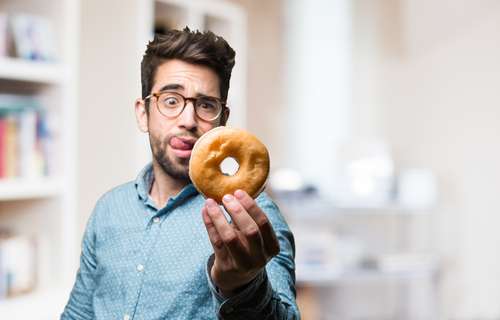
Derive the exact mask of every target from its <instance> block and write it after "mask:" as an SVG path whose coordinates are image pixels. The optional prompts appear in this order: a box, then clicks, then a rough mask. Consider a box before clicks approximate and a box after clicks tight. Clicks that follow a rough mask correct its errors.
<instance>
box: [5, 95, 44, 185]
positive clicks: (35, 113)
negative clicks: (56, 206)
mask: <svg viewBox="0 0 500 320" xmlns="http://www.w3.org/2000/svg"><path fill="white" fill-rule="evenodd" d="M0 120H1V122H0V178H17V177H21V178H28V179H30V178H36V177H40V176H45V175H48V174H49V173H50V172H49V170H48V167H49V156H50V154H49V149H50V148H49V146H50V145H52V141H51V140H52V136H51V133H50V131H49V129H48V128H47V123H46V122H47V116H46V113H45V112H44V109H43V108H42V107H41V106H40V104H39V102H38V101H37V99H36V98H34V97H30V96H17V95H7V94H0Z"/></svg>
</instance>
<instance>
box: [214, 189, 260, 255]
mask: <svg viewBox="0 0 500 320" xmlns="http://www.w3.org/2000/svg"><path fill="white" fill-rule="evenodd" d="M222 202H223V204H224V207H225V208H226V211H227V212H228V213H229V214H230V215H231V218H232V220H233V223H234V224H236V226H237V227H238V230H239V231H240V232H241V234H242V235H243V236H244V237H245V238H246V239H247V241H248V244H249V246H250V254H251V255H252V256H254V257H255V258H257V257H258V256H259V255H261V257H258V258H264V256H262V248H263V247H262V245H263V244H262V238H261V235H260V230H259V227H258V226H257V224H256V223H255V221H254V220H253V219H252V217H250V216H249V215H248V212H247V211H246V210H245V208H243V206H242V205H241V203H240V202H239V201H238V200H237V199H236V198H235V197H234V196H233V195H230V194H226V195H225V196H224V197H223V198H222Z"/></svg>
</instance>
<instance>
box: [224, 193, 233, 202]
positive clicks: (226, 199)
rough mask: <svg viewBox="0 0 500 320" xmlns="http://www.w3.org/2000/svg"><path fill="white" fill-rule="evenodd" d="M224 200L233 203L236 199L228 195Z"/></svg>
mask: <svg viewBox="0 0 500 320" xmlns="http://www.w3.org/2000/svg"><path fill="white" fill-rule="evenodd" d="M222 200H224V201H225V202H231V201H233V200H234V197H233V196H232V195H230V194H226V195H224V197H223V198H222Z"/></svg>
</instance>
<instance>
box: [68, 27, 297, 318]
mask: <svg viewBox="0 0 500 320" xmlns="http://www.w3.org/2000/svg"><path fill="white" fill-rule="evenodd" d="M234 57H235V52H234V50H233V49H232V48H231V47H230V46H229V45H228V44H227V42H226V41H225V40H224V39H223V38H221V37H218V36H216V35H214V34H213V33H211V32H205V33H200V32H192V31H190V30H189V29H188V28H186V29H184V30H183V31H178V30H172V31H168V32H167V33H166V34H165V35H163V36H156V37H155V39H154V40H153V41H152V42H150V43H149V44H148V47H147V49H146V53H145V55H144V57H143V60H142V64H141V82H142V99H137V100H136V102H135V113H136V117H137V122H138V126H139V128H140V129H141V130H142V131H143V132H147V133H148V134H149V140H150V145H151V150H152V153H153V161H152V163H151V164H149V165H147V166H146V167H145V168H144V169H143V170H142V172H141V173H140V174H139V176H138V177H137V179H136V180H135V181H132V182H128V183H126V184H123V185H121V186H118V187H116V188H114V189H112V190H111V191H109V192H107V193H106V194H104V195H103V196H102V197H101V198H100V199H99V200H98V202H97V204H96V207H95V209H94V211H93V213H92V215H91V217H90V219H89V221H88V224H87V228H86V230H85V234H84V237H83V241H82V253H81V260H80V268H79V270H78V273H77V277H76V282H75V285H74V287H73V290H72V292H71V295H70V298H69V302H68V304H67V306H66V308H65V310H64V312H63V314H62V316H61V319H62V320H68V319H98V320H100V319H103V320H104V319H105V320H110V319H124V320H129V319H141V320H148V319H215V318H220V319H298V318H299V313H298V309H297V306H296V303H295V288H294V284H295V269H294V268H295V266H294V260H293V259H294V250H295V249H294V242H293V236H292V234H291V232H290V230H289V228H288V226H287V224H286V222H285V221H284V219H283V217H282V216H281V214H280V212H279V210H278V208H277V207H276V205H275V204H274V203H273V202H272V201H271V199H270V198H269V197H268V196H267V195H266V194H265V193H262V194H261V195H260V196H259V197H258V198H257V199H256V200H254V199H252V198H251V197H249V196H248V194H246V193H245V192H244V191H242V190H238V191H236V192H235V193H234V194H233V195H226V196H224V200H223V204H224V207H225V209H226V211H227V212H228V214H229V215H230V217H231V219H230V222H228V220H227V219H226V218H225V216H224V213H223V211H222V209H221V207H219V206H218V205H217V203H216V202H215V201H214V200H212V199H206V200H205V199H204V198H203V196H202V195H200V194H199V193H198V192H197V191H196V189H195V188H194V187H193V185H192V184H191V182H190V180H189V174H188V163H189V158H190V155H191V149H192V147H193V144H194V143H195V141H196V140H197V139H198V138H199V137H200V136H201V135H202V134H203V133H204V132H206V131H208V130H210V129H212V128H214V127H217V126H222V125H225V123H226V121H227V119H228V116H229V109H228V107H226V106H225V101H226V99H227V94H228V90H229V80H230V77H231V70H232V68H233V66H234Z"/></svg>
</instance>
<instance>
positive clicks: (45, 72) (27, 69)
mask: <svg viewBox="0 0 500 320" xmlns="http://www.w3.org/2000/svg"><path fill="white" fill-rule="evenodd" d="M65 78H66V72H65V68H64V66H63V65H62V64H60V63H54V62H41V61H30V60H24V59H19V58H9V57H0V79H4V80H15V81H26V82H34V83H47V84H57V83H62V82H63V81H64V79H65Z"/></svg>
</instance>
